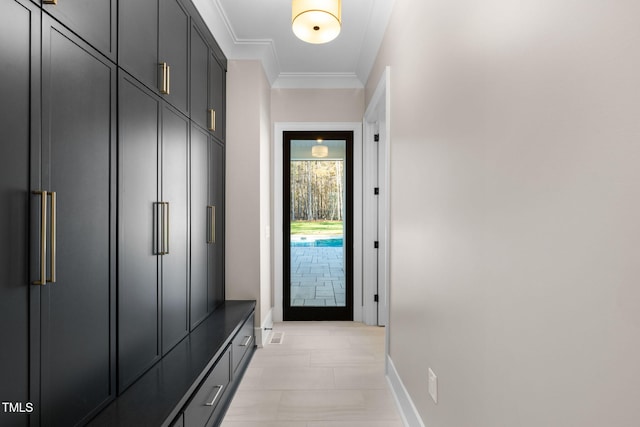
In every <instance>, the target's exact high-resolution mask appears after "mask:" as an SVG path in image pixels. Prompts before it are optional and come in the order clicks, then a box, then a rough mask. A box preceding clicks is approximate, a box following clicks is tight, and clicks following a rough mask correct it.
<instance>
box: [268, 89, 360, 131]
mask: <svg viewBox="0 0 640 427" xmlns="http://www.w3.org/2000/svg"><path fill="white" fill-rule="evenodd" d="M363 114H364V89H272V90H271V119H272V121H273V122H275V123H278V122H361V121H362V116H363Z"/></svg>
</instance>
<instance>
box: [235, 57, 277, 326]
mask: <svg viewBox="0 0 640 427" xmlns="http://www.w3.org/2000/svg"><path fill="white" fill-rule="evenodd" d="M270 90H271V89H270V85H269V82H268V81H267V79H266V76H265V74H264V70H263V68H262V65H261V63H260V62H259V61H229V63H228V71H227V136H226V139H227V144H226V155H227V157H226V160H227V165H226V167H227V176H226V178H227V179H226V283H227V287H226V297H227V299H255V300H256V301H257V307H256V326H258V327H261V326H263V325H264V324H265V322H268V321H269V316H270V311H271V307H272V306H273V301H272V286H271V244H270V236H269V233H270V230H269V227H270V225H271V201H270V200H271V198H270V195H269V187H270V176H271V120H270V103H271V94H270Z"/></svg>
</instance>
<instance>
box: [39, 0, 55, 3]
mask: <svg viewBox="0 0 640 427" xmlns="http://www.w3.org/2000/svg"><path fill="white" fill-rule="evenodd" d="M42 3H44V4H58V0H42Z"/></svg>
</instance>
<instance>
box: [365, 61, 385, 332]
mask: <svg viewBox="0 0 640 427" xmlns="http://www.w3.org/2000/svg"><path fill="white" fill-rule="evenodd" d="M389 82H390V67H386V68H385V71H384V73H383V74H382V77H381V78H380V81H379V83H378V86H377V87H376V90H375V92H374V93H373V96H372V97H371V100H370V101H369V105H368V106H367V110H366V111H365V114H364V120H363V123H364V142H363V159H364V165H363V170H364V177H363V182H364V192H363V193H364V197H363V206H364V212H365V216H364V217H363V230H364V231H363V237H364V244H363V248H364V249H363V264H362V265H363V269H362V276H363V283H364V287H363V294H364V302H365V303H364V322H365V323H366V324H368V325H376V324H377V325H380V326H387V325H388V324H389V295H390V288H389V282H390V280H389V200H390V194H389V189H390V185H389V159H390V135H391V131H390V110H391V105H390V97H389ZM376 134H377V135H379V141H378V143H377V144H376V143H374V136H375V135H376ZM374 187H379V195H377V196H374V195H373V188H374ZM376 211H377V215H376V214H375V212H376ZM366 212H373V213H372V214H371V215H366ZM375 240H377V241H378V242H379V244H378V249H373V241H375ZM376 294H377V295H378V303H375V302H374V299H373V296H374V295H376Z"/></svg>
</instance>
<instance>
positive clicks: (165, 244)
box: [162, 202, 169, 255]
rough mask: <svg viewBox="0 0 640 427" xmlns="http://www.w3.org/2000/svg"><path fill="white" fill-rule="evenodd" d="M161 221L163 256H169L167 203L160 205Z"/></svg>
mask: <svg viewBox="0 0 640 427" xmlns="http://www.w3.org/2000/svg"><path fill="white" fill-rule="evenodd" d="M162 208H163V209H162V211H163V214H162V219H163V220H164V228H163V233H162V234H163V235H162V240H163V243H162V246H163V252H164V253H163V255H168V254H169V202H163V203H162Z"/></svg>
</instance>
